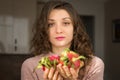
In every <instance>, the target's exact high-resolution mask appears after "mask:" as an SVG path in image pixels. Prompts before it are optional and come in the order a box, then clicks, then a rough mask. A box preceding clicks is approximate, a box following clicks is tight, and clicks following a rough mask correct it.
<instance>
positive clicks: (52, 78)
mask: <svg viewBox="0 0 120 80" xmlns="http://www.w3.org/2000/svg"><path fill="white" fill-rule="evenodd" d="M43 77H44V80H63V77H62V76H61V75H60V74H59V72H58V71H57V70H56V69H55V68H53V67H51V68H50V69H47V68H46V70H45V71H44V76H43Z"/></svg>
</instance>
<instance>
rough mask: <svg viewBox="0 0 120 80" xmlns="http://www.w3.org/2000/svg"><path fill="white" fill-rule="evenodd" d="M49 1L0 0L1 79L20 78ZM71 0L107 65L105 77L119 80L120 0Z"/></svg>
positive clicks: (12, 79) (95, 49)
mask: <svg viewBox="0 0 120 80" xmlns="http://www.w3.org/2000/svg"><path fill="white" fill-rule="evenodd" d="M47 1H49V0H0V79H1V80H20V76H21V74H20V71H21V65H22V62H23V61H24V60H25V59H27V58H28V57H31V56H33V55H32V54H31V52H30V41H31V38H32V36H33V34H32V27H33V26H34V23H35V21H36V19H37V16H39V13H40V12H41V9H42V6H43V5H44V4H45V3H46V2H47ZM64 1H67V2H70V3H71V4H72V5H73V6H74V7H75V9H76V10H77V12H78V13H79V15H80V17H81V19H82V20H83V22H84V24H85V26H86V30H87V33H88V34H89V36H90V38H91V41H92V44H93V47H94V52H95V55H97V56H98V57H100V58H101V59H102V60H103V61H104V64H105V71H104V80H119V79H120V77H119V74H120V62H119V61H120V58H119V56H120V0H64Z"/></svg>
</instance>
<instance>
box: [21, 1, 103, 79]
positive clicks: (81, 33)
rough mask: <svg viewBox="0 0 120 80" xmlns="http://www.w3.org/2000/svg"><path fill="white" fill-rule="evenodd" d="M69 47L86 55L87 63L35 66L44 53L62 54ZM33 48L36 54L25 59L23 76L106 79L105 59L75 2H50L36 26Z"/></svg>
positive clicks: (23, 77)
mask: <svg viewBox="0 0 120 80" xmlns="http://www.w3.org/2000/svg"><path fill="white" fill-rule="evenodd" d="M65 48H70V50H73V51H75V52H77V53H78V54H79V55H84V56H85V57H86V58H87V59H86V60H85V63H84V67H83V68H81V69H77V70H75V69H73V68H70V69H68V67H67V66H62V65H57V69H54V68H53V67H52V68H50V69H46V70H45V71H44V72H43V71H42V70H41V69H37V70H36V71H35V72H33V70H34V68H35V67H36V66H37V65H38V62H39V60H40V59H41V57H44V56H49V55H52V54H57V55H59V54H60V53H61V52H62V51H63V50H64V49H65ZM32 50H33V53H35V54H36V56H35V57H32V58H29V59H27V60H25V61H24V63H23V64H22V68H21V80H103V73H104V63H103V61H102V60H101V59H100V58H98V57H96V56H94V55H93V50H92V46H91V43H90V40H89V36H88V35H87V33H86V32H85V29H84V25H83V24H82V22H81V20H80V19H79V15H78V13H77V12H76V11H75V9H74V8H73V7H72V5H71V4H69V3H67V2H64V1H49V2H47V3H46V4H45V5H44V7H43V9H42V11H41V15H40V17H39V19H38V21H37V24H36V26H35V27H34V37H33V40H32Z"/></svg>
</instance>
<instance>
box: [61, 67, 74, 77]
mask: <svg viewBox="0 0 120 80" xmlns="http://www.w3.org/2000/svg"><path fill="white" fill-rule="evenodd" d="M63 69H64V71H65V74H66V75H67V77H71V76H72V74H71V72H70V70H69V68H68V67H67V66H63Z"/></svg>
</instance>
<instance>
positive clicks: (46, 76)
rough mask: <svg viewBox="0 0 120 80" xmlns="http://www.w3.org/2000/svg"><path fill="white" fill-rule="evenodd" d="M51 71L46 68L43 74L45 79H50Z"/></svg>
mask: <svg viewBox="0 0 120 80" xmlns="http://www.w3.org/2000/svg"><path fill="white" fill-rule="evenodd" d="M48 73H49V69H48V68H46V69H45V71H44V74H43V78H44V79H45V80H46V79H47V78H48Z"/></svg>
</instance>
